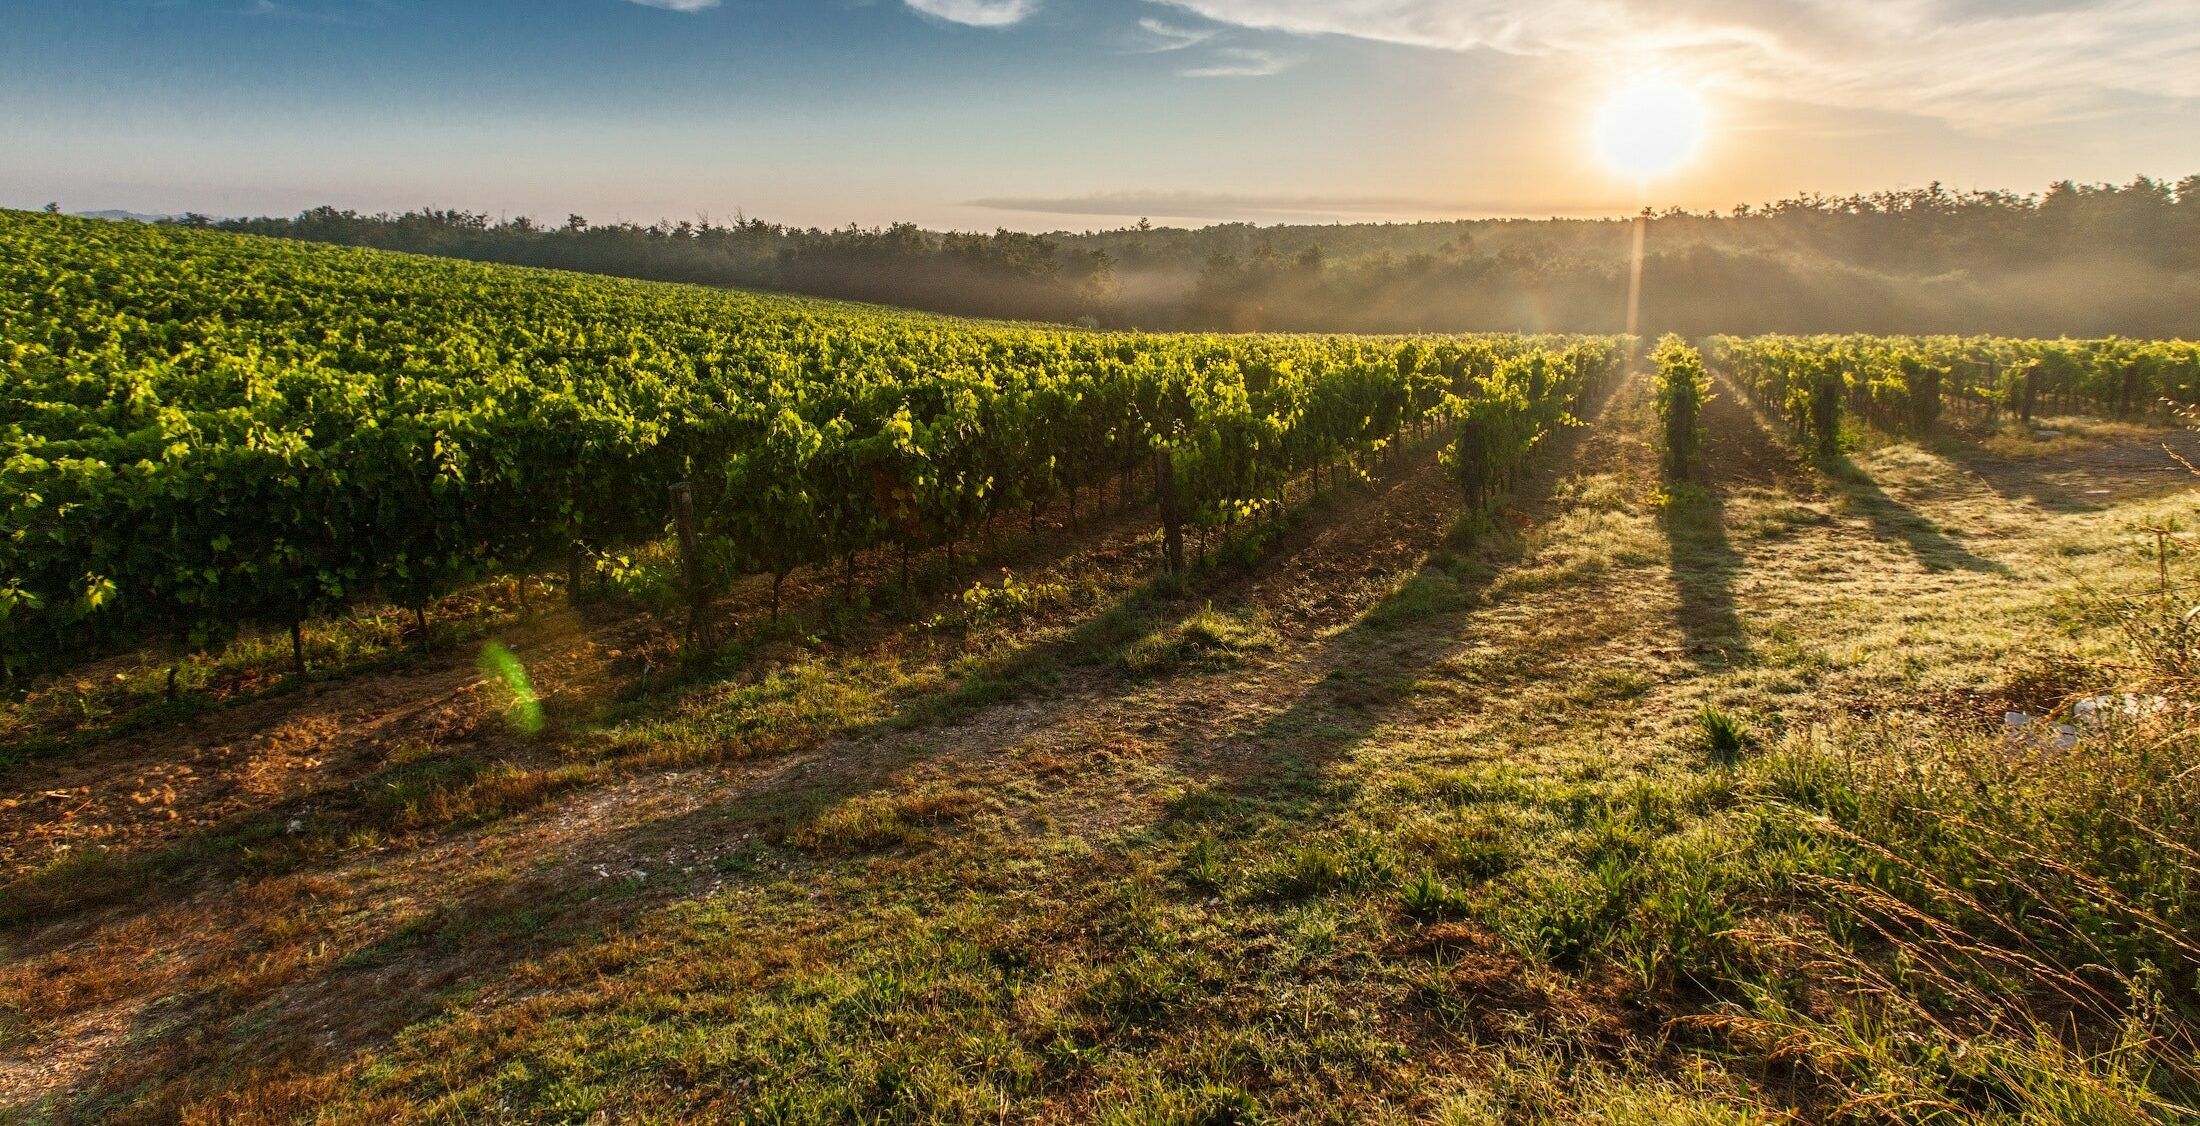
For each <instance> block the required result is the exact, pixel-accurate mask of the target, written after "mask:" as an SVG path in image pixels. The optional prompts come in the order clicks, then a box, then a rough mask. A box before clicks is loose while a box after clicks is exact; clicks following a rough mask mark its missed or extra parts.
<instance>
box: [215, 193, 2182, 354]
mask: <svg viewBox="0 0 2200 1126" xmlns="http://www.w3.org/2000/svg"><path fill="white" fill-rule="evenodd" d="M184 221H185V222H188V223H192V224H195V225H208V226H219V227H221V228H223V229H226V230H232V231H239V232H245V233H252V234H263V235H274V236H278V237H285V238H297V239H306V240H310V241H315V242H330V243H338V244H343V245H352V246H370V247H379V248H382V249H390V250H406V251H413V252H418V253H428V254H441V255H447V256H452V257H459V258H469V259H474V260H479V261H492V262H506V263H513V264H520V265H534V266H550V267H557V268H562V269H570V270H580V271H585V272H592V273H604V274H613V275H618V276H624V277H636V278H648V279H655V280H663V281H683V282H698V283H702V284H708V285H724V286H740V287H747V288H758V289H771V290H780V291H786V292H794V293H805V294H813V295H818V296H826V297H838V298H849V299H855V300H863V301H873V302H879V303H883V304H892V305H901V306H907V307H911V308H919V309H927V310H932V311H937V312H947V313H956V314H963V315H974V316H991V317H1002V318H1008V319H1019V320H1045V321H1055V322H1063V323H1069V322H1080V321H1081V322H1085V323H1088V324H1094V325H1100V326H1104V327H1124V328H1133V327H1135V328H1147V329H1169V330H1197V331H1263V330H1291V331H1329V332H1588V333H1602V332H1617V331H1620V330H1621V329H1622V328H1623V327H1624V325H1623V323H1622V320H1623V309H1624V302H1625V295H1626V288H1627V284H1628V269H1629V255H1630V248H1631V245H1632V231H1633V225H1634V222H1635V219H1634V218H1633V217H1627V218H1613V219H1543V220H1526V219H1478V220H1460V221H1452V222H1425V223H1360V224H1334V225H1299V226H1266V227H1264V226H1256V225H1253V224H1246V223H1225V224H1218V225H1215V226H1211V227H1205V228H1201V229H1197V230H1187V229H1180V228H1169V227H1156V226H1154V225H1152V224H1151V223H1147V222H1143V221H1142V222H1140V223H1138V224H1136V225H1133V226H1127V227H1123V228H1120V229H1116V230H1107V231H1086V232H1082V233H1072V232H1056V233H1053V234H1048V235H1033V234H1024V233H1019V232H1014V231H1008V230H998V231H995V232H993V233H991V234H981V233H964V232H939V231H928V230H923V229H920V228H918V227H916V226H915V225H913V224H907V223H900V224H894V225H891V226H886V227H870V228H866V227H859V226H849V227H845V228H839V229H833V230H823V229H817V228H796V227H791V226H787V225H783V224H777V223H770V222H766V221H764V220H761V219H751V218H740V219H736V220H735V221H733V222H730V223H717V222H712V221H711V220H709V219H697V220H682V221H678V222H669V221H668V222H658V223H653V224H648V225H642V224H638V223H631V222H621V223H615V224H608V225H607V224H594V223H590V222H589V221H588V220H587V219H586V218H584V217H582V216H578V215H574V216H569V217H568V218H567V219H566V220H565V221H564V222H562V223H557V224H546V223H539V222H537V221H535V220H532V219H529V218H526V217H520V218H516V219H506V220H499V219H496V218H494V217H492V216H489V215H487V214H485V213H481V212H470V211H454V210H432V209H430V210H420V211H412V212H406V213H403V214H377V215H364V214H360V213H357V212H352V211H343V210H337V209H335V208H329V207H320V208H314V209H312V210H309V211H306V212H303V213H301V214H299V215H297V216H295V217H292V218H256V219H232V220H221V221H215V220H211V219H207V218H205V217H203V216H191V217H187V218H186V219H185V220H184ZM1643 221H1644V222H1645V223H1646V224H1647V229H1648V245H1649V248H1650V250H1649V255H1648V259H1647V261H1646V263H1645V270H1644V273H1645V278H1644V296H1643V310H1644V324H1645V327H1646V328H1648V329H1650V330H1653V331H1659V332H1665V331H1671V332H1679V333H1682V334H1684V335H1690V336H1696V335H1707V334H1711V333H1738V334H1755V333H1797V334H1809V333H1824V332H1870V333H1905V334H1932V333H1959V334H1997V335H2023V336H2060V335H2071V336H2105V335H2110V334H2121V335H2127V336H2151V337H2171V336H2195V335H2200V176H2192V177H2186V178H2184V179H2183V180H2181V181H2178V182H2175V183H2171V182H2169V181H2165V180H2157V179H2150V178H2146V177H2140V178H2137V179H2134V180H2132V181H2131V182H2130V183H2128V184H2121V185H2118V184H2099V185H2085V184H2077V183H2072V182H2067V181H2066V182H2062V183H2058V184H2054V185H2052V186H2050V187H2049V188H2048V189H2047V190H2046V191H2044V192H2040V193H2033V194H2023V195H2020V194H2016V193H2012V192H2006V191H1956V190H1951V189H1948V188H1946V187H1944V186H1942V185H1939V184H1933V185H1929V186H1927V187H1924V188H1916V189H1905V190H1899V191H1885V192H1876V193H1870V194H1859V195H1849V196H1823V195H1802V196H1796V197H1793V198H1789V199H1783V200H1777V201H1773V202H1769V203H1764V204H1754V205H1751V204H1745V205H1739V206H1736V207H1734V208H1732V209H1730V210H1727V211H1723V212H1708V211H1706V212H1690V211H1684V210H1678V209H1671V210H1666V211H1662V212H1656V213H1646V214H1645V216H1644V217H1643Z"/></svg>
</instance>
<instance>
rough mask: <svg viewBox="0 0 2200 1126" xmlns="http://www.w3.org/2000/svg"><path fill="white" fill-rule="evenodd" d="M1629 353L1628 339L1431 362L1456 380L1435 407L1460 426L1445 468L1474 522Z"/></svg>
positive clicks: (1528, 344)
mask: <svg viewBox="0 0 2200 1126" xmlns="http://www.w3.org/2000/svg"><path fill="white" fill-rule="evenodd" d="M1625 355H1626V348H1625V346H1624V344H1623V340H1622V338H1620V337H1599V338H1592V339H1588V340H1582V341H1577V342H1575V343H1572V344H1570V345H1566V346H1564V347H1563V348H1558V349H1554V348H1553V347H1551V346H1549V345H1543V346H1538V342H1537V341H1535V340H1533V339H1529V340H1516V341H1513V342H1511V343H1510V345H1509V346H1506V345H1504V344H1500V343H1492V342H1489V341H1481V342H1477V346H1471V347H1462V346H1457V345H1447V346H1445V347H1443V348H1439V349H1438V350H1437V351H1436V352H1435V353H1434V354H1432V355H1431V356H1430V357H1428V358H1427V359H1425V360H1424V361H1423V363H1424V364H1434V365H1436V370H1437V371H1439V372H1442V373H1445V374H1446V375H1447V377H1448V378H1449V379H1451V380H1452V385H1453V390H1451V391H1450V392H1448V393H1446V394H1445V395H1444V396H1443V397H1442V399H1441V400H1440V401H1439V402H1437V403H1436V404H1435V408H1434V409H1435V410H1437V411H1438V412H1439V413H1441V414H1442V415H1443V416H1445V417H1447V418H1449V419H1450V420H1451V422H1452V440H1451V443H1450V447H1449V448H1448V449H1447V450H1446V451H1445V453H1444V464H1445V465H1446V466H1447V467H1448V468H1449V469H1450V470H1451V473H1452V477H1453V479H1454V480H1456V481H1457V482H1458V484H1459V491H1460V494H1461V496H1462V498H1463V499H1464V501H1465V503H1466V507H1467V510H1468V514H1469V516H1470V517H1471V516H1473V515H1475V514H1479V513H1482V512H1485V511H1487V510H1488V509H1489V508H1490V507H1491V506H1492V505H1493V504H1495V503H1496V501H1497V500H1498V499H1499V498H1500V497H1502V496H1503V495H1504V494H1505V493H1506V491H1507V490H1509V489H1511V488H1512V486H1513V482H1514V480H1515V479H1516V477H1517V476H1518V474H1519V472H1520V469H1521V467H1522V466H1523V465H1525V464H1526V462H1527V459H1528V455H1529V453H1530V452H1532V451H1533V450H1534V449H1535V447H1536V446H1537V445H1538V444H1539V443H1541V442H1542V440H1543V438H1544V436H1545V435H1547V434H1549V433H1550V432H1551V431H1552V430H1553V429H1555V428H1557V427H1560V426H1565V425H1569V424H1571V423H1572V422H1573V414H1572V412H1573V411H1574V410H1576V409H1579V408H1580V407H1581V405H1582V403H1583V402H1584V400H1585V399H1586V398H1587V397H1588V395H1589V394H1590V393H1591V392H1592V391H1593V390H1594V389H1595V387H1596V386H1597V385H1598V384H1600V383H1601V382H1603V381H1604V380H1605V379H1607V378H1609V377H1610V376H1611V374H1612V373H1613V372H1615V371H1617V370H1618V368H1619V364H1620V361H1621V359H1622V358H1623V357H1624V356H1625Z"/></svg>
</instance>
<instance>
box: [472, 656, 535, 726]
mask: <svg viewBox="0 0 2200 1126" xmlns="http://www.w3.org/2000/svg"><path fill="white" fill-rule="evenodd" d="M481 674H482V675H483V676H486V677H488V678H489V679H491V680H494V681H496V682H497V683H498V684H501V685H503V686H504V695H505V700H506V702H505V705H504V720H505V722H506V723H509V724H511V725H512V727H513V729H514V730H517V731H519V732H521V733H523V734H527V735H533V734H534V733H535V732H537V731H540V730H542V700H541V698H540V697H538V696H536V695H535V685H534V682H533V681H530V680H528V679H527V666H525V665H522V664H520V663H519V658H518V657H515V656H513V655H512V651H511V650H510V649H506V648H505V647H504V646H502V645H499V644H497V643H496V642H494V641H492V642H490V643H489V644H487V645H485V646H483V647H482V650H481Z"/></svg>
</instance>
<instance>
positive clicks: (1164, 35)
mask: <svg viewBox="0 0 2200 1126" xmlns="http://www.w3.org/2000/svg"><path fill="white" fill-rule="evenodd" d="M1138 30H1140V31H1143V32H1145V33H1146V34H1147V35H1148V36H1151V37H1152V38H1151V41H1150V43H1149V45H1148V46H1147V48H1146V49H1147V50H1149V51H1154V52H1161V51H1181V50H1183V49H1184V48H1186V47H1197V46H1199V45H1200V44H1202V43H1205V42H1206V41H1208V40H1209V39H1213V38H1214V37H1215V36H1216V35H1218V34H1220V32H1218V31H1216V30H1215V29H1214V28H1211V27H1178V26H1176V25H1175V24H1173V23H1165V22H1163V21H1161V20H1157V19H1154V18H1153V17H1152V16H1148V17H1146V18H1145V19H1142V20H1139V21H1138Z"/></svg>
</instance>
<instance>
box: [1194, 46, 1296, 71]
mask: <svg viewBox="0 0 2200 1126" xmlns="http://www.w3.org/2000/svg"><path fill="white" fill-rule="evenodd" d="M1210 60H1211V61H1209V62H1208V63H1206V64H1205V65H1203V66H1190V67H1185V68H1184V69H1183V70H1180V71H1177V73H1178V74H1181V75H1183V76H1184V77H1186V78H1266V77H1268V76H1269V75H1271V74H1282V73H1283V72H1284V71H1287V70H1289V69H1291V68H1292V67H1294V66H1297V65H1298V62H1299V60H1298V57H1297V56H1295V55H1285V54H1281V53H1279V52H1276V51H1264V50H1261V49H1260V48H1258V47H1218V48H1216V49H1215V51H1214V53H1213V54H1212V55H1211V56H1210Z"/></svg>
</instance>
